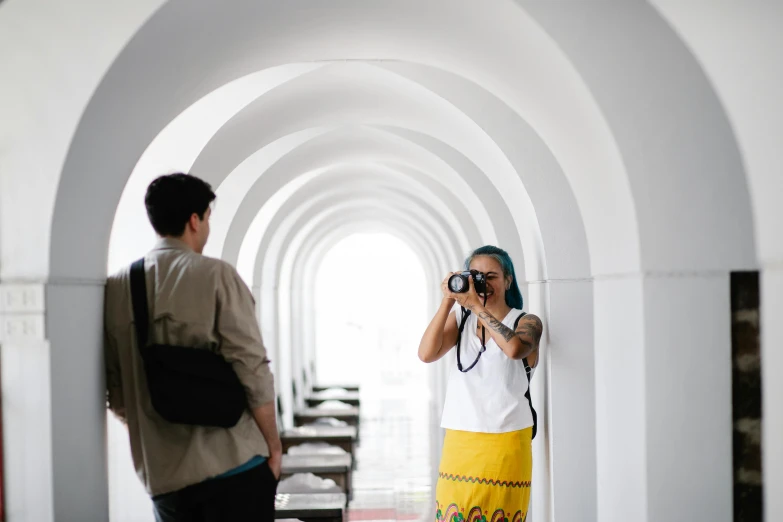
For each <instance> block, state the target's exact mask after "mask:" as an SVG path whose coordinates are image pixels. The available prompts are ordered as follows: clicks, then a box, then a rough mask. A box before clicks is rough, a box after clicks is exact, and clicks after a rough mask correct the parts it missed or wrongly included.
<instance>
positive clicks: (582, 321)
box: [526, 281, 603, 522]
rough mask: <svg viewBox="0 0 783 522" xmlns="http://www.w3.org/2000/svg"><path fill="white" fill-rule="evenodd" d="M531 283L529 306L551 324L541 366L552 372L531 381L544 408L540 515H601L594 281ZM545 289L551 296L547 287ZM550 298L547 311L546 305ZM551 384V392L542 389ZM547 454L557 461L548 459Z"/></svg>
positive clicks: (537, 490)
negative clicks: (597, 479) (598, 487)
mask: <svg viewBox="0 0 783 522" xmlns="http://www.w3.org/2000/svg"><path fill="white" fill-rule="evenodd" d="M529 288H530V290H529V301H530V306H529V308H528V307H527V306H526V309H528V310H529V311H530V312H532V313H534V314H536V315H539V316H540V317H541V318H542V320H543V322H544V326H545V330H546V335H545V337H544V342H543V343H542V349H543V351H542V356H543V357H544V361H542V363H545V364H540V366H539V369H541V370H542V371H541V372H540V373H541V374H544V372H546V373H545V374H544V375H541V374H539V372H538V371H537V372H536V374H535V375H534V378H533V386H532V388H531V391H532V393H533V396H532V397H533V400H534V406H535V407H536V410H537V412H538V415H539V429H538V435H537V436H536V440H535V441H534V446H533V447H534V457H535V459H536V460H534V463H533V470H534V471H533V473H534V483H533V500H534V506H535V507H534V508H533V510H534V515H535V520H538V521H542V522H543V521H548V520H557V521H566V522H567V521H569V520H579V521H581V522H595V521H596V520H598V518H597V499H596V495H597V492H596V482H595V477H596V465H597V463H596V392H595V366H594V346H593V283H592V282H590V281H553V282H549V283H547V284H546V285H536V284H531V285H530V287H529ZM546 290H548V292H549V296H548V299H547V296H545V295H544V294H543V292H544V291H546ZM547 301H548V303H549V310H548V311H547V310H546V308H543V309H542V308H540V307H541V306H546V303H547ZM539 381H541V382H539ZM540 384H545V385H546V387H545V388H544V387H542V386H540ZM544 390H546V395H542V393H541V391H544ZM547 456H548V457H549V459H550V462H546V461H544V459H545V458H546V457H547ZM547 468H548V469H547ZM546 480H551V483H550V484H547V483H546V482H545V481H546ZM550 487H551V492H550ZM549 495H551V496H549ZM548 497H549V498H548ZM547 501H548V502H547ZM551 510H553V511H554V512H553V513H550V511H551ZM602 520H603V519H602Z"/></svg>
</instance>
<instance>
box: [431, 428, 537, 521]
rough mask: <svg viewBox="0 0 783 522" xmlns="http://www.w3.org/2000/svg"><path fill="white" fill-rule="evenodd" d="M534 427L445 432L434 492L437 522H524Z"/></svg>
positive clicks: (528, 499) (527, 499)
mask: <svg viewBox="0 0 783 522" xmlns="http://www.w3.org/2000/svg"><path fill="white" fill-rule="evenodd" d="M532 435H533V429H532V428H527V429H524V430H521V431H513V432H510V433H473V432H468V431H456V430H446V439H445V440H444V442H443V455H442V456H441V461H440V472H439V473H438V486H437V489H436V490H435V509H436V510H437V515H436V517H437V518H436V519H435V520H436V521H437V522H524V520H525V518H526V517H527V509H528V504H529V503H530V481H531V478H532V474H533V455H532V448H531V442H532V440H531V437H532Z"/></svg>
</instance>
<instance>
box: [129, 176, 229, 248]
mask: <svg viewBox="0 0 783 522" xmlns="http://www.w3.org/2000/svg"><path fill="white" fill-rule="evenodd" d="M214 200H215V193H214V192H212V187H210V186H209V183H206V182H205V181H202V180H200V179H198V178H197V177H195V176H191V175H190V174H169V175H166V176H161V177H159V178H158V179H156V180H155V181H153V182H152V183H150V186H149V187H148V188H147V195H146V197H145V198H144V203H145V205H146V206H147V216H149V218H150V223H152V228H154V229H155V232H157V233H158V235H159V236H161V237H172V238H176V239H179V240H181V241H183V242H185V243H187V244H188V245H189V246H190V247H191V248H192V249H193V250H194V251H195V252H198V253H199V254H200V253H202V252H203V250H204V245H206V244H207V239H208V238H209V216H210V213H211V212H212V210H211V208H210V204H211V203H212V202H213V201H214Z"/></svg>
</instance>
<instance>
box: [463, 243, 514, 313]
mask: <svg viewBox="0 0 783 522" xmlns="http://www.w3.org/2000/svg"><path fill="white" fill-rule="evenodd" d="M477 256H487V257H491V258H492V259H494V260H495V261H497V262H498V263H499V264H500V266H501V268H503V277H508V276H511V285H510V286H509V287H508V290H506V304H507V305H508V306H510V307H511V308H516V309H518V310H522V306H523V305H524V300H523V299H522V292H521V291H520V290H519V285H518V284H517V275H516V273H514V263H513V262H512V261H511V256H509V255H508V252H506V251H505V250H503V249H501V248H498V247H496V246H492V245H487V246H483V247H481V248H477V249H476V250H474V251H473V252H472V253H471V254H470V255H469V256H468V258H467V259H466V260H465V270H470V263H472V262H473V259H474V258H475V257H477Z"/></svg>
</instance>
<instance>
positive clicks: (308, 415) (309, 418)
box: [294, 406, 359, 426]
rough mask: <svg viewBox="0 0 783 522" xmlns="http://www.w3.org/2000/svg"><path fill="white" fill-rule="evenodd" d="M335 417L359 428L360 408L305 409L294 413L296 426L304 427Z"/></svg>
mask: <svg viewBox="0 0 783 522" xmlns="http://www.w3.org/2000/svg"><path fill="white" fill-rule="evenodd" d="M329 417H333V418H335V419H338V420H341V421H345V422H347V423H348V424H349V425H351V426H359V408H357V407H356V406H353V407H351V408H345V409H339V410H338V409H335V410H332V409H320V408H305V409H303V410H300V411H297V412H295V413H294V426H304V425H305V424H310V423H312V422H315V421H316V420H318V419H326V418H329Z"/></svg>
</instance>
